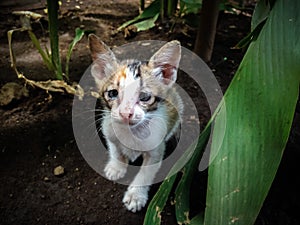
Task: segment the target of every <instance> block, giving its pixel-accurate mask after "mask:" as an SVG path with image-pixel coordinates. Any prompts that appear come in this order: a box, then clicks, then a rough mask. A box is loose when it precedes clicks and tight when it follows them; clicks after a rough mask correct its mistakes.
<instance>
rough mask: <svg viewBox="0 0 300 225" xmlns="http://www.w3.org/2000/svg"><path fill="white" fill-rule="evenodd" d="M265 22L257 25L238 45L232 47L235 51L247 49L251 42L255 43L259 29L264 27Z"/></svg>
mask: <svg viewBox="0 0 300 225" xmlns="http://www.w3.org/2000/svg"><path fill="white" fill-rule="evenodd" d="M265 23H266V20H263V21H262V22H261V23H260V24H258V25H257V26H256V27H255V28H254V30H253V31H251V32H250V33H249V34H248V35H247V36H246V37H244V38H243V39H242V40H241V41H239V43H237V44H236V46H234V48H236V49H240V48H245V47H247V46H248V45H249V44H250V43H251V42H252V41H255V40H256V39H257V37H258V35H259V34H260V31H261V29H262V28H263V26H264V25H265Z"/></svg>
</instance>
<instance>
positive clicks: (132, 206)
mask: <svg viewBox="0 0 300 225" xmlns="http://www.w3.org/2000/svg"><path fill="white" fill-rule="evenodd" d="M147 200H148V189H147V187H129V188H128V190H127V191H126V193H125V195H124V198H123V203H124V205H125V207H126V208H127V209H128V210H129V211H132V212H137V211H140V210H141V209H142V208H143V207H144V206H145V205H146V203H147Z"/></svg>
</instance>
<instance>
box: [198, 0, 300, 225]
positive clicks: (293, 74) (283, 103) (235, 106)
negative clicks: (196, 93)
mask: <svg viewBox="0 0 300 225" xmlns="http://www.w3.org/2000/svg"><path fill="white" fill-rule="evenodd" d="M299 11H300V1H294V0H277V1H276V2H275V5H274V7H273V8H272V10H271V12H270V16H269V17H268V19H267V21H266V23H265V25H264V27H263V28H262V30H261V32H260V34H259V36H258V38H257V40H256V41H255V42H252V43H251V44H250V46H249V48H248V51H247V53H246V55H245V56H244V59H243V61H242V63H241V64H240V67H239V69H238V71H237V73H236V75H235V77H234V79H233V81H232V83H231V85H230V87H229V88H228V90H227V91H226V93H225V96H224V100H223V101H222V104H221V107H220V111H224V110H226V128H224V129H223V128H222V127H221V123H222V121H221V118H219V117H218V116H216V118H215V124H214V125H215V126H214V131H213V138H212V147H211V165H210V167H209V174H208V175H209V177H208V188H207V202H206V210H205V217H204V224H207V225H215V224H218V225H227V224H240V225H252V224H254V222H255V220H256V217H257V215H258V213H259V211H260V209H261V207H262V204H263V202H264V200H265V198H266V196H267V194H268V191H269V189H270V186H271V184H272V181H273V179H274V177H275V174H276V171H277V169H278V166H279V163H280V160H281V157H282V154H283V150H284V148H285V145H286V142H287V139H288V136H289V132H290V128H291V124H292V120H293V115H294V111H295V107H296V103H297V98H298V94H299V83H300V64H299V62H300V51H299V47H300V44H299V37H300V17H299V16H300V15H299ZM223 132H225V134H224V133H223ZM223 135H224V139H223V142H222V145H221V146H220V147H217V146H216V143H217V142H218V141H219V139H220V137H222V136H223Z"/></svg>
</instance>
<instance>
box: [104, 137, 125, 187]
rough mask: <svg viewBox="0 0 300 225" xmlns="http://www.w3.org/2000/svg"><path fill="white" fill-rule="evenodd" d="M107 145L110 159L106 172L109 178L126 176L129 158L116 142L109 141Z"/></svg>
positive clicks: (115, 178)
mask: <svg viewBox="0 0 300 225" xmlns="http://www.w3.org/2000/svg"><path fill="white" fill-rule="evenodd" d="M107 145H108V150H109V161H108V163H107V164H106V166H105V168H104V172H105V175H106V177H107V178H108V179H109V180H113V181H114V180H118V179H120V178H123V177H124V176H125V173H126V171H127V166H128V159H127V158H126V157H125V156H124V155H123V154H122V153H121V152H120V151H119V150H118V149H117V147H116V145H115V144H113V143H112V142H110V141H107Z"/></svg>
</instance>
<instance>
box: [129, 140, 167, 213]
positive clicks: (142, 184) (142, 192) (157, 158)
mask: <svg viewBox="0 0 300 225" xmlns="http://www.w3.org/2000/svg"><path fill="white" fill-rule="evenodd" d="M164 150H165V145H164V144H162V145H161V146H160V147H159V148H158V149H156V150H152V151H149V152H145V153H144V154H143V158H144V160H143V164H142V167H141V169H140V171H139V172H138V174H137V175H136V177H135V178H134V180H133V181H132V183H131V184H130V186H129V187H128V189H127V191H126V193H125V195H124V198H123V203H124V204H125V206H126V208H127V209H128V210H130V211H132V212H136V211H139V210H141V209H142V208H143V207H144V206H145V205H146V203H147V200H148V191H149V187H150V186H151V184H152V182H153V180H154V177H155V175H156V173H157V172H158V170H159V168H160V166H161V162H162V158H163V154H164Z"/></svg>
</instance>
